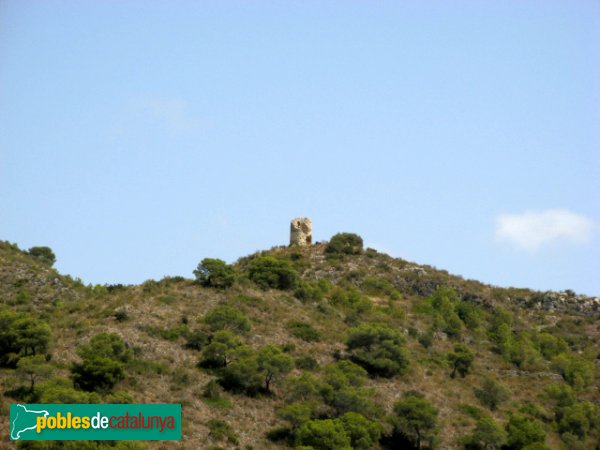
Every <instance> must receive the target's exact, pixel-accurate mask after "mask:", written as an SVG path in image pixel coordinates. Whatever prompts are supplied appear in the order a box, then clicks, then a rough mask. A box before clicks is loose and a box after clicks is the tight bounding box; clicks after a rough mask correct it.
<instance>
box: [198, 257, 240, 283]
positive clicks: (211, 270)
mask: <svg viewBox="0 0 600 450" xmlns="http://www.w3.org/2000/svg"><path fill="white" fill-rule="evenodd" d="M194 275H196V280H197V281H198V282H199V283H200V284H202V285H203V286H209V287H214V288H217V289H227V288H228V287H231V286H232V285H233V283H234V282H235V279H236V273H235V269H234V268H233V267H232V266H230V265H229V264H227V263H226V262H225V261H223V260H221V259H213V258H204V259H203V260H202V261H200V263H199V264H198V268H197V269H196V270H194Z"/></svg>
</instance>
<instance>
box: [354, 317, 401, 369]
mask: <svg viewBox="0 0 600 450" xmlns="http://www.w3.org/2000/svg"><path fill="white" fill-rule="evenodd" d="M346 346H347V348H348V351H349V352H350V353H351V359H352V361H354V362H355V363H357V364H359V365H360V366H362V367H364V368H365V369H366V370H367V371H368V372H369V373H370V374H372V375H376V376H382V377H393V376H394V375H399V374H402V373H404V372H406V370H407V369H408V356H407V353H406V350H405V349H404V338H403V336H402V335H401V334H400V332H399V331H398V330H396V329H394V328H391V327H389V326H387V325H379V324H368V325H361V326H359V327H356V328H353V329H352V330H350V335H349V337H348V340H347V341H346Z"/></svg>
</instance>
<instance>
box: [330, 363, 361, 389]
mask: <svg viewBox="0 0 600 450" xmlns="http://www.w3.org/2000/svg"><path fill="white" fill-rule="evenodd" d="M324 372H325V373H324V381H325V383H327V384H329V385H330V386H331V387H332V388H333V389H334V390H339V389H341V388H343V387H346V386H354V387H359V386H363V385H364V384H365V383H366V381H367V371H366V370H365V369H363V368H362V367H361V366H359V365H357V364H355V363H353V362H352V361H347V360H342V361H337V362H334V363H332V364H329V365H328V366H327V367H325V371H324Z"/></svg>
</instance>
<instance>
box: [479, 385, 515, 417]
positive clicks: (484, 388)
mask: <svg viewBox="0 0 600 450" xmlns="http://www.w3.org/2000/svg"><path fill="white" fill-rule="evenodd" d="M509 396H510V393H509V390H508V388H506V386H504V385H502V384H500V383H498V382H497V381H496V380H494V379H492V378H486V379H484V380H483V383H482V384H481V388H480V389H477V388H476V389H475V397H477V399H478V400H479V401H480V402H481V404H482V405H484V406H487V407H488V408H489V409H490V410H491V411H495V410H496V408H498V405H500V403H502V402H504V401H506V400H508V398H509Z"/></svg>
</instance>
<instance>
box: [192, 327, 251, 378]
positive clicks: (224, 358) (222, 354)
mask: <svg viewBox="0 0 600 450" xmlns="http://www.w3.org/2000/svg"><path fill="white" fill-rule="evenodd" d="M241 345H242V341H241V340H240V339H239V338H238V337H237V336H236V335H235V334H233V333H232V332H231V331H229V330H220V331H217V332H216V333H215V334H214V335H213V336H212V339H211V340H210V344H208V345H207V346H206V347H205V348H204V350H203V351H202V358H201V359H200V363H199V365H200V367H205V368H209V369H214V368H219V367H226V366H227V365H228V364H229V363H230V362H231V361H232V359H233V355H234V353H235V351H236V349H237V348H238V347H240V346H241Z"/></svg>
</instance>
